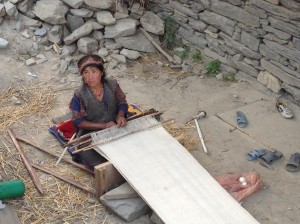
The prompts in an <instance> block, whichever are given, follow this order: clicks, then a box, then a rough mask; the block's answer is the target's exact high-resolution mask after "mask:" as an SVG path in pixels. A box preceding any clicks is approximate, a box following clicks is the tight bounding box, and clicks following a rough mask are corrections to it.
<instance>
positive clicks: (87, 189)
mask: <svg viewBox="0 0 300 224" xmlns="http://www.w3.org/2000/svg"><path fill="white" fill-rule="evenodd" d="M32 166H33V167H35V168H36V169H39V170H41V171H43V172H45V173H48V174H51V175H52V176H55V177H57V178H59V179H61V180H63V181H65V182H67V183H69V184H72V185H73V186H75V187H78V188H80V189H82V190H85V191H87V192H89V193H92V194H96V190H95V189H93V188H90V187H86V186H84V185H82V184H80V183H78V182H75V181H73V180H71V179H69V178H66V177H63V176H61V175H59V174H58V173H56V172H54V171H52V170H48V169H46V168H44V167H42V166H39V165H37V164H32Z"/></svg>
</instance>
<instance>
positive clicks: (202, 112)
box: [193, 111, 208, 154]
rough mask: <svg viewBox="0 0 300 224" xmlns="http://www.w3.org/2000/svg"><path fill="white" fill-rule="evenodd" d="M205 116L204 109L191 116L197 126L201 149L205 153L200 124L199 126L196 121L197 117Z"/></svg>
mask: <svg viewBox="0 0 300 224" xmlns="http://www.w3.org/2000/svg"><path fill="white" fill-rule="evenodd" d="M205 116H206V112H205V111H200V112H199V114H198V115H197V116H195V117H193V119H194V121H195V124H196V127H197V132H198V135H199V138H200V141H201V144H202V146H203V150H204V152H205V153H206V154H207V152H208V151H207V148H206V146H205V142H204V139H203V135H202V132H201V129H200V126H199V123H198V119H199V118H203V117H205Z"/></svg>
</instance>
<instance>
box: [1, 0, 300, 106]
mask: <svg viewBox="0 0 300 224" xmlns="http://www.w3.org/2000/svg"><path fill="white" fill-rule="evenodd" d="M131 2H133V3H134V4H132V5H131V4H130V3H131ZM139 2H140V1H139V0H134V1H132V0H101V1H100V0H51V1H49V0H0V50H1V48H5V47H7V46H9V45H10V43H9V42H8V41H6V40H5V32H3V31H4V30H5V29H3V27H4V24H5V22H6V21H9V22H8V24H10V25H11V24H14V27H11V30H12V31H13V32H18V33H20V34H21V35H22V37H23V39H24V40H19V42H20V43H22V44H23V45H22V47H19V49H20V50H19V51H22V52H25V51H28V52H27V53H29V51H36V52H37V51H38V49H39V48H40V47H41V46H46V47H48V49H49V48H51V47H52V48H53V49H54V50H55V52H57V53H59V54H60V56H61V57H62V58H67V57H69V56H70V55H72V54H74V52H79V53H83V54H86V53H92V52H93V53H98V54H99V55H101V56H102V57H104V58H105V60H107V61H108V62H110V64H111V65H112V67H116V66H119V65H120V64H122V63H123V64H124V63H126V60H127V59H132V60H134V59H136V58H138V57H139V56H140V54H139V52H147V53H154V52H156V49H155V48H154V46H153V45H152V44H151V42H150V41H149V40H148V39H147V38H146V37H145V36H144V35H143V34H142V32H140V31H139V27H143V28H144V29H145V30H146V31H148V32H149V33H151V35H152V36H153V37H154V38H155V36H159V35H163V34H164V23H163V19H164V18H166V17H171V18H173V19H174V21H175V22H176V23H177V24H178V26H179V28H178V30H177V36H178V37H180V38H181V39H182V42H183V43H184V44H185V45H192V46H193V47H194V48H197V49H199V50H201V52H202V54H203V55H205V56H207V57H209V58H213V59H218V60H219V61H221V62H222V67H223V68H226V69H225V70H227V71H228V72H235V73H238V74H241V75H244V76H248V77H252V79H256V80H257V81H258V82H260V83H262V84H263V85H265V86H266V87H267V88H269V89H271V90H272V91H273V92H275V93H278V92H280V91H281V90H282V89H284V90H286V91H287V92H289V93H290V94H291V95H293V96H294V98H295V99H296V100H297V101H298V102H300V63H299V62H300V0H227V1H225V0H224V1H219V0H194V1H190V0H177V1H172V0H150V4H149V5H148V6H147V9H146V10H145V8H143V7H142V6H141V5H140V4H139ZM121 3H122V4H121ZM11 21H15V23H12V22H11ZM29 40H30V41H31V42H32V45H30V44H31V43H29V45H28V41H29ZM12 44H14V43H11V45H12ZM26 46H27V47H26ZM31 53H32V52H31ZM37 55H38V54H36V56H37ZM33 56H34V57H36V56H35V55H33ZM34 57H33V58H30V60H29V61H26V64H27V65H31V64H34V63H36V61H35V59H36V58H34ZM174 59H175V60H174V62H175V61H176V62H178V60H176V57H175V56H174ZM177 59H178V57H177ZM45 60H46V59H45V58H43V59H42V60H40V59H39V58H37V61H45ZM69 62H70V59H66V63H65V64H62V66H61V67H62V68H63V69H62V71H60V72H64V71H65V70H66V69H67V66H65V65H66V64H67V65H68V64H69ZM179 63H180V60H179Z"/></svg>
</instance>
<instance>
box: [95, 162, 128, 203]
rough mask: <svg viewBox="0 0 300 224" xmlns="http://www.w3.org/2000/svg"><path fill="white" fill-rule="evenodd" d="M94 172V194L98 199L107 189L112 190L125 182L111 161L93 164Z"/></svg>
mask: <svg viewBox="0 0 300 224" xmlns="http://www.w3.org/2000/svg"><path fill="white" fill-rule="evenodd" d="M94 172H95V182H96V195H97V198H98V199H99V198H100V196H102V195H103V194H104V193H106V192H107V191H109V190H112V189H114V188H116V187H118V186H120V185H121V184H122V183H124V182H125V179H124V178H123V177H122V175H121V174H120V173H119V172H118V170H116V168H115V167H114V166H113V165H112V164H111V162H105V163H102V164H99V165H98V166H95V168H94Z"/></svg>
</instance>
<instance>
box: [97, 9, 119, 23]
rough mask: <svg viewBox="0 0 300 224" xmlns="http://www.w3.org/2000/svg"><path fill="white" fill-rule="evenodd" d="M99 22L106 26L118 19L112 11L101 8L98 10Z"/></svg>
mask: <svg viewBox="0 0 300 224" xmlns="http://www.w3.org/2000/svg"><path fill="white" fill-rule="evenodd" d="M96 19H97V22H98V23H100V24H101V25H104V26H109V25H113V24H115V23H116V22H117V20H116V19H115V18H114V17H113V15H112V14H111V12H109V11H106V10H100V11H98V12H96Z"/></svg>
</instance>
